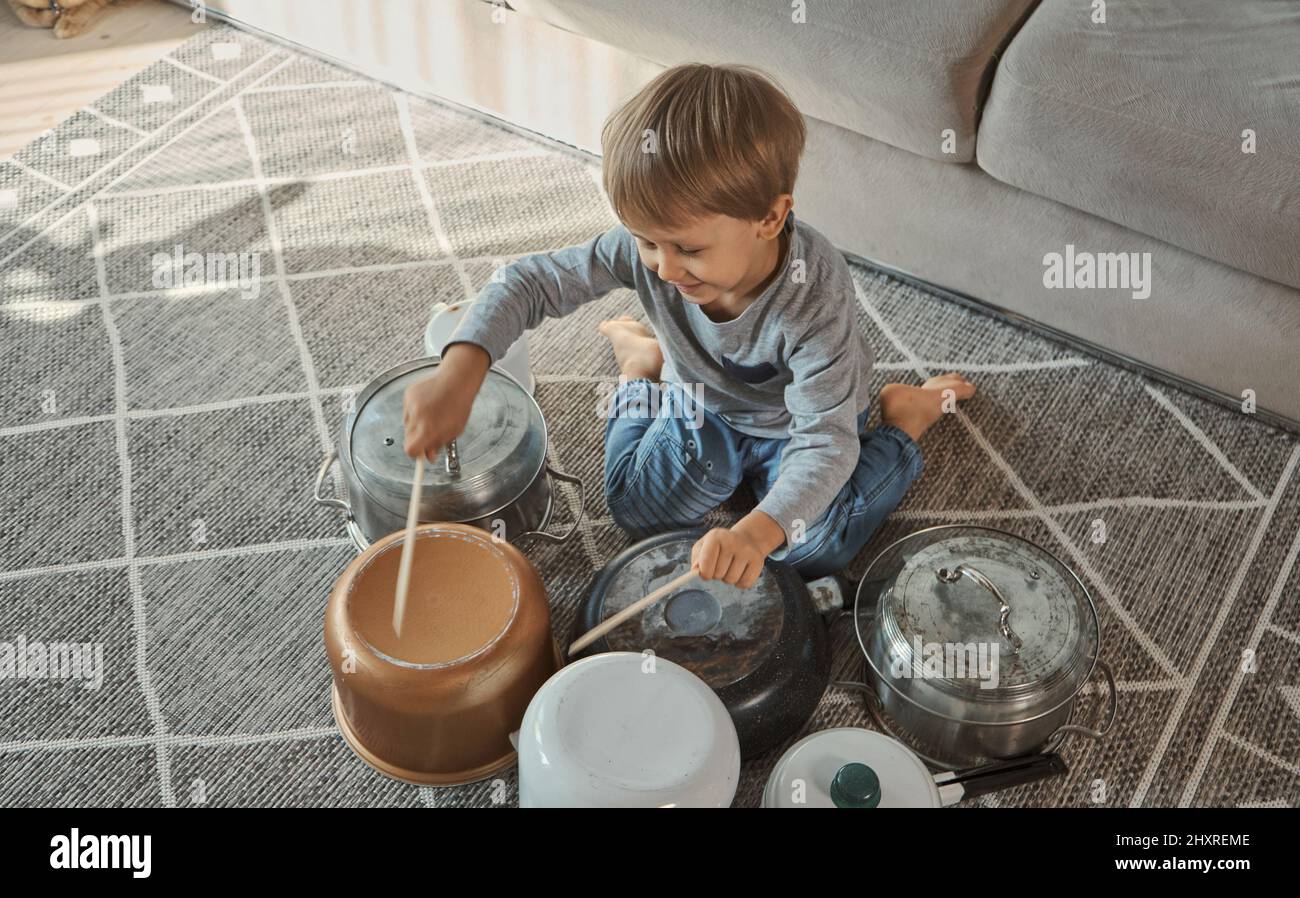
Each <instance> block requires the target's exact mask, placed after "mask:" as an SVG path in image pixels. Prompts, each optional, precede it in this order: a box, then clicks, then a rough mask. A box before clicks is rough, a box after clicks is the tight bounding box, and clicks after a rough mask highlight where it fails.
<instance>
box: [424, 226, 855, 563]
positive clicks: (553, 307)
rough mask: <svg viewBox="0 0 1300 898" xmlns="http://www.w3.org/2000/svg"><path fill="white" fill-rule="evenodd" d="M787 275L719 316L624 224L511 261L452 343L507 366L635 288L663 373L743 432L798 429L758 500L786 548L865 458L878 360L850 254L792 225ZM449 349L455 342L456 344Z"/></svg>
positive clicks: (778, 433)
mask: <svg viewBox="0 0 1300 898" xmlns="http://www.w3.org/2000/svg"><path fill="white" fill-rule="evenodd" d="M785 230H786V233H787V235H788V240H789V246H788V249H787V252H786V255H785V258H784V259H783V260H782V261H781V263H780V265H781V268H782V271H781V272H780V273H779V274H778V275H777V276H776V277H775V278H773V279H772V281H771V282H770V283H769V284H768V286H767V288H766V289H765V290H764V291H763V292H762V293H761V294H760V295H759V296H758V297H757V298H756V299H755V300H754V301H753V302H752V303H751V304H750V305H749V306H748V307H747V308H746V309H745V310H744V312H742V313H741V314H740V316H739V317H737V318H735V319H734V320H732V321H723V322H716V321H713V320H712V319H710V318H709V317H708V316H707V315H705V314H704V312H703V311H702V310H701V309H700V307H699V306H697V305H695V304H694V303H690V302H687V301H686V300H685V299H683V298H682V296H681V295H680V294H679V293H678V292H677V289H676V288H675V287H673V285H671V284H669V283H667V282H665V281H663V280H660V278H659V276H658V274H656V273H655V271H654V270H653V269H651V268H648V267H647V266H645V265H644V264H642V262H641V257H640V254H639V252H638V251H637V244H636V238H635V237H633V236H632V234H631V233H630V232H629V231H628V230H627V228H626V227H624V226H622V225H618V226H616V227H614V228H611V229H610V230H608V231H606V232H605V233H604V234H601V235H600V236H598V237H593V238H592V239H591V240H589V241H587V242H586V243H583V244H579V245H577V246H570V247H566V248H565V249H561V250H557V251H555V252H549V253H534V254H532V255H528V256H523V257H521V258H519V259H516V260H515V261H514V262H511V263H510V264H509V265H507V266H505V267H504V268H503V269H501V270H500V271H499V272H498V276H497V277H496V279H495V280H494V281H493V282H491V283H489V284H488V285H487V286H486V287H484V288H483V290H482V291H481V292H480V293H479V296H478V299H477V300H476V301H475V302H474V303H473V305H472V306H471V307H470V310H469V312H468V313H466V315H465V318H464V320H462V322H461V324H460V326H459V327H458V328H457V330H456V332H455V334H453V338H452V342H468V343H474V344H476V345H478V346H481V347H482V348H483V349H485V350H486V351H487V353H488V355H489V356H490V357H491V359H492V361H493V363H496V362H497V361H499V360H500V359H501V357H502V356H503V355H505V353H506V350H507V349H509V348H510V345H511V344H512V343H514V341H515V340H517V339H519V337H520V335H522V334H523V333H524V331H525V330H527V329H531V328H534V327H537V326H538V325H539V324H541V323H542V321H543V320H544V318H547V317H550V318H559V317H562V316H564V315H567V314H569V313H570V312H572V311H574V310H575V309H576V308H578V307H579V306H581V305H583V304H584V303H589V302H592V301H594V300H596V299H599V298H601V297H603V296H605V295H607V294H608V293H609V292H610V291H612V290H616V289H618V288H620V287H626V288H629V289H632V290H635V291H636V292H637V295H638V296H639V297H640V298H641V305H642V307H643V308H644V309H645V313H646V317H647V318H648V319H649V321H650V325H651V327H652V328H653V329H654V331H655V334H656V336H657V337H658V338H659V345H660V348H661V349H662V350H663V354H664V369H663V373H662V374H661V379H662V380H665V381H676V382H678V383H681V384H684V385H686V386H687V387H688V388H689V390H690V391H691V393H692V395H693V396H695V397H698V398H699V399H700V400H701V401H702V403H703V405H704V407H705V408H707V409H708V410H709V411H711V412H714V413H715V414H717V415H719V416H720V417H721V418H722V419H723V420H724V421H726V422H727V424H729V425H730V426H731V427H733V428H734V429H735V430H737V431H740V432H741V433H745V434H749V435H751V436H758V437H776V438H786V437H788V438H789V440H790V442H789V443H788V444H787V445H786V447H785V449H784V450H783V452H782V455H781V461H780V466H779V469H778V474H777V478H776V482H775V483H774V484H773V485H772V488H771V489H770V490H769V491H768V493H767V495H766V496H764V497H763V498H762V499H761V500H760V501H759V503H758V508H759V509H760V510H761V511H763V512H765V513H767V514H768V515H770V516H771V517H772V519H773V520H775V521H776V522H777V523H778V524H780V525H781V529H782V530H783V531H784V532H785V536H786V545H793V544H794V542H795V540H796V533H797V532H798V531H796V529H795V528H796V525H795V522H796V521H802V522H803V525H802V526H803V529H807V528H810V527H811V526H812V524H813V522H814V521H815V520H816V519H817V518H818V517H819V516H820V515H821V514H822V513H823V512H824V511H825V510H826V509H827V508H828V507H829V506H830V503H831V501H832V500H833V499H834V498H835V496H836V494H837V493H839V491H840V489H841V488H842V487H843V486H844V484H845V483H847V482H848V479H849V475H850V474H852V472H853V469H854V468H855V467H856V466H857V463H858V451H859V444H858V435H857V416H858V413H859V412H861V411H862V410H863V409H864V408H866V407H867V405H868V403H869V401H870V398H871V397H870V393H869V389H870V388H869V383H868V379H869V378H868V375H869V372H870V370H871V366H872V364H873V363H874V361H875V355H874V353H873V352H872V350H871V347H870V346H868V345H867V341H866V337H865V335H864V334H863V333H862V331H861V330H860V329H859V327H858V325H857V313H856V307H857V297H856V294H855V293H854V289H853V281H852V279H851V277H850V275H849V268H848V264H847V263H846V262H845V260H844V257H843V256H842V255H840V253H839V252H838V251H837V250H836V249H835V247H834V246H832V245H831V243H830V241H829V240H827V239H826V238H825V237H824V236H823V235H822V234H821V233H820V232H818V231H816V230H815V229H813V228H812V227H810V226H809V225H807V224H806V223H804V222H802V221H797V220H796V219H795V217H794V213H793V212H791V213H790V214H789V215H788V216H787V218H786V222H785ZM448 345H451V344H450V343H448Z"/></svg>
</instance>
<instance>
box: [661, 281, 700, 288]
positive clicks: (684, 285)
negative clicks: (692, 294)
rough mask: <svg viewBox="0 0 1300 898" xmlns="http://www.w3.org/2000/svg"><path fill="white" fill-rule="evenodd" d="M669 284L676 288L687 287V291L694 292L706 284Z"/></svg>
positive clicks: (671, 282)
mask: <svg viewBox="0 0 1300 898" xmlns="http://www.w3.org/2000/svg"><path fill="white" fill-rule="evenodd" d="M669 283H670V284H672V285H673V286H674V287H685V288H686V289H687V290H694V289H695V288H696V287H698V286H700V284H702V283H704V282H703V281H696V282H695V283H694V284H679V283H677V282H676V281H669Z"/></svg>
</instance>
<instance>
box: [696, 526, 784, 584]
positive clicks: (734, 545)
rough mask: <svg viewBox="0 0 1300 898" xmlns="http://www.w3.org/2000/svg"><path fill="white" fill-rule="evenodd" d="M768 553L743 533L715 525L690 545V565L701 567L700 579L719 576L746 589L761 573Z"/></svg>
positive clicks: (713, 578)
mask: <svg viewBox="0 0 1300 898" xmlns="http://www.w3.org/2000/svg"><path fill="white" fill-rule="evenodd" d="M766 560H767V556H766V555H764V554H763V550H762V549H761V548H759V547H758V546H757V545H755V544H754V542H753V541H752V540H751V539H750V538H749V537H748V536H745V535H744V534H743V533H737V532H736V531H735V530H730V529H728V528H726V527H714V528H713V529H712V530H710V531H709V532H708V533H706V534H704V535H703V536H702V537H700V538H699V539H698V540H697V541H696V542H695V545H694V546H692V547H691V567H698V568H699V569H700V579H702V580H721V581H723V582H724V583H730V584H732V585H733V586H738V587H740V588H741V589H749V588H750V587H751V586H753V585H754V584H755V583H757V582H758V578H759V575H760V574H762V573H763V563H764V562H765V561H766Z"/></svg>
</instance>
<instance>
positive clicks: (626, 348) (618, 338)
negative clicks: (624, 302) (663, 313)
mask: <svg viewBox="0 0 1300 898" xmlns="http://www.w3.org/2000/svg"><path fill="white" fill-rule="evenodd" d="M596 330H598V331H600V332H601V333H602V334H604V335H605V337H606V338H607V339H608V340H609V342H610V345H612V346H613V347H614V360H615V361H617V362H618V370H619V373H620V374H622V375H623V376H624V377H626V378H627V379H628V380H635V379H636V378H638V377H645V378H649V379H650V380H655V381H657V380H658V379H659V372H660V371H662V370H663V367H664V354H663V352H662V351H661V350H660V349H659V341H658V340H656V339H655V335H654V333H653V332H652V331H651V330H650V328H648V327H646V326H645V325H644V324H642V323H641V322H640V321H637V320H636V319H635V318H633V317H631V316H630V315H620V316H618V317H617V318H611V319H610V320H608V321H602V322H601V323H600V324H598V325H596Z"/></svg>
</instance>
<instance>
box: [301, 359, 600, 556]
mask: <svg viewBox="0 0 1300 898" xmlns="http://www.w3.org/2000/svg"><path fill="white" fill-rule="evenodd" d="M439 363H440V360H439V359H437V358H422V359H413V360H411V361H407V362H403V363H402V364H400V365H396V366H394V367H392V368H389V369H388V370H387V371H384V372H383V373H381V374H379V375H378V376H377V377H375V378H374V380H372V381H370V383H369V384H367V385H366V387H365V388H364V389H363V390H362V391H361V392H360V393H359V394H358V395H357V397H356V399H355V401H354V402H353V403H352V405H351V408H350V409H349V410H348V413H347V415H346V416H345V418H344V421H343V427H342V431H341V433H340V434H339V439H338V441H337V449H336V452H335V454H333V455H331V456H330V457H329V458H327V459H325V462H324V464H323V465H321V468H320V471H319V472H318V473H317V475H316V490H315V494H314V498H315V500H316V501H317V502H319V503H320V504H322V505H328V506H331V507H334V508H339V509H341V510H342V511H343V512H344V514H345V515H346V523H347V528H348V533H349V534H350V535H351V537H352V540H353V542H354V543H355V544H356V546H357V548H358V550H364V549H365V548H366V547H367V546H369V545H370V543H372V542H374V541H375V540H377V539H379V538H380V537H382V536H385V535H387V534H389V533H393V532H395V531H397V530H401V529H403V528H404V527H405V526H406V512H407V507H408V505H409V503H410V497H411V481H412V478H413V477H414V476H415V460H414V459H413V458H411V457H410V456H408V455H407V454H406V451H405V449H404V448H403V444H404V430H403V411H402V404H403V399H404V396H405V394H406V388H407V387H408V386H410V385H411V384H412V383H414V382H415V381H417V380H423V379H424V378H426V377H428V376H429V375H431V374H433V373H434V371H435V370H436V369H437V367H438V365H439ZM546 452H547V435H546V422H545V420H544V419H543V417H542V410H541V408H540V407H539V406H538V405H537V402H536V400H535V399H533V397H532V395H531V394H530V393H529V392H528V391H527V390H525V389H524V388H523V387H522V386H520V384H519V382H518V381H516V380H515V379H514V378H513V377H511V376H510V375H509V374H507V373H506V372H504V371H502V370H500V369H499V368H490V369H489V370H488V373H487V376H486V378H484V380H483V385H482V387H481V388H480V389H479V392H478V395H477V396H475V398H474V405H473V408H472V409H471V411H470V416H469V421H468V422H467V423H466V425H465V430H464V432H463V433H462V434H461V435H460V436H459V437H458V438H457V439H456V440H455V441H453V442H452V444H451V445H450V446H448V447H447V450H446V451H445V452H444V453H443V454H442V455H441V456H440V458H439V460H438V461H437V462H436V463H434V464H426V465H425V466H424V480H423V487H422V490H421V500H420V512H419V517H420V521H421V522H424V523H430V522H451V523H461V524H467V525H470V526H474V527H479V528H481V529H484V530H488V531H490V532H491V533H493V534H494V535H496V536H499V537H501V538H502V539H505V540H507V541H509V542H514V541H515V540H518V539H520V538H522V537H525V536H530V537H536V538H538V539H542V540H545V541H547V542H552V543H561V542H564V541H566V540H568V539H569V538H570V537H571V536H572V535H573V534H574V532H575V531H576V530H577V529H578V523H579V521H580V520H581V511H579V517H578V519H577V520H574V522H573V523H572V525H570V526H569V528H568V529H567V530H566V531H565V532H564V533H562V534H560V535H558V536H557V535H554V534H551V533H548V532H546V528H547V527H548V525H549V524H550V521H551V517H552V512H553V511H554V505H555V489H554V484H553V481H554V480H563V481H567V482H569V483H572V484H574V485H575V486H576V487H577V488H578V495H579V508H580V509H581V507H582V505H583V498H584V495H583V492H584V491H583V486H582V481H581V480H579V479H578V478H577V477H571V476H569V475H567V474H561V473H560V472H559V471H556V470H555V469H554V468H552V467H551V466H550V465H548V464H547V461H546ZM336 457H337V460H338V462H339V465H340V469H341V471H342V473H343V480H344V483H345V485H346V493H347V495H346V497H345V498H337V497H332V496H327V495H325V493H324V485H325V480H326V478H327V477H328V475H329V471H330V468H331V467H332V465H333V464H334V461H335V458H336Z"/></svg>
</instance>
